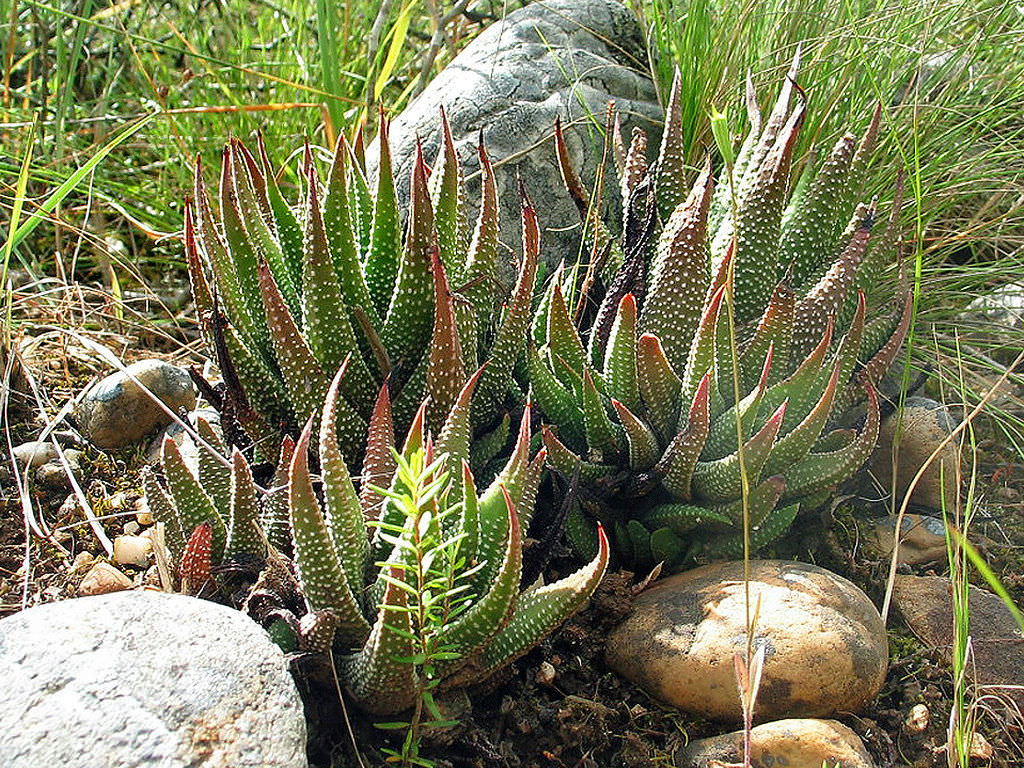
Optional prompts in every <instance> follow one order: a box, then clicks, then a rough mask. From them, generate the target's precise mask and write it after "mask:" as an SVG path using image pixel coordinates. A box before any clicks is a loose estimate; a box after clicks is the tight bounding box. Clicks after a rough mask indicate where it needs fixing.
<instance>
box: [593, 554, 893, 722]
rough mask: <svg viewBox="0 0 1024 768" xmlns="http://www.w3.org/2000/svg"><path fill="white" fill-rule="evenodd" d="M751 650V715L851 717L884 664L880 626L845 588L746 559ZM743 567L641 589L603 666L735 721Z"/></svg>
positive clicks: (785, 566) (818, 573)
mask: <svg viewBox="0 0 1024 768" xmlns="http://www.w3.org/2000/svg"><path fill="white" fill-rule="evenodd" d="M750 598H751V612H753V606H754V605H756V603H757V601H758V600H760V606H761V607H760V619H759V621H758V625H757V629H756V634H755V645H756V646H758V647H760V646H763V647H764V648H765V662H764V669H763V674H762V679H761V689H760V693H759V695H758V700H757V711H756V716H757V718H758V719H760V720H770V719H772V718H776V717H783V716H787V715H790V716H806V717H815V716H826V715H829V714H831V713H833V712H837V711H856V710H858V709H860V708H861V707H862V706H864V705H865V704H866V703H867V702H869V701H870V700H871V699H872V698H874V696H875V695H876V694H877V692H878V690H879V689H880V688H881V685H882V683H883V681H884V680H885V672H886V669H887V666H888V641H887V637H886V633H885V626H884V625H883V624H882V619H881V617H880V616H879V615H878V611H877V610H876V609H875V606H874V605H873V604H872V603H871V601H870V600H869V599H868V598H867V596H866V595H865V594H864V593H863V592H861V591H860V590H859V589H858V588H857V587H856V586H854V585H853V584H852V583H851V582H849V581H847V580H846V579H844V578H842V577H841V576H837V575H835V574H833V573H830V572H829V571H826V570H825V569H823V568H819V567H817V566H814V565H807V564H804V563H796V562H787V561H772V560H761V561H754V562H753V563H751V585H750ZM745 616H746V610H745V602H744V584H743V563H741V562H732V563H716V564H713V565H707V566H704V567H702V568H696V569H694V570H692V571H688V572H686V573H681V574H679V575H677V576H672V577H670V578H667V579H662V580H661V581H659V582H657V583H656V584H655V585H654V586H653V587H651V588H650V589H648V590H646V591H645V592H643V593H642V594H641V595H640V596H639V597H638V598H637V601H636V604H635V611H634V613H633V615H632V616H631V617H630V618H629V619H627V620H626V621H625V622H624V623H623V624H622V625H620V626H619V627H618V628H616V629H615V630H614V631H613V632H612V634H611V635H610V637H609V639H608V643H607V646H606V650H605V656H606V660H607V662H608V664H609V666H610V667H611V668H612V669H614V670H615V671H617V672H618V673H619V674H621V675H623V676H624V677H626V678H628V679H629V680H631V681H633V682H634V683H637V684H638V685H640V686H642V687H643V688H645V689H646V690H647V691H648V692H649V693H651V694H652V695H654V696H656V697H657V698H659V699H662V700H663V701H666V702H668V703H670V704H674V705H676V706H678V707H680V708H681V709H684V710H686V711H687V712H691V713H694V714H697V715H701V716H704V717H708V718H712V719H717V720H731V721H738V720H739V719H740V717H741V713H740V708H739V700H738V695H737V691H736V680H735V673H734V671H733V657H734V655H735V654H736V653H744V652H745V650H746V642H747V641H746V618H745Z"/></svg>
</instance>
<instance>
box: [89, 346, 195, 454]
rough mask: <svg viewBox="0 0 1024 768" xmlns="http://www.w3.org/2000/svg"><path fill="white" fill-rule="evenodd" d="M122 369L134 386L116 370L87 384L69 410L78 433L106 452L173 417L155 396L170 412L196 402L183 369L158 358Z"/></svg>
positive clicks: (191, 407) (121, 372)
mask: <svg viewBox="0 0 1024 768" xmlns="http://www.w3.org/2000/svg"><path fill="white" fill-rule="evenodd" d="M127 371H128V373H130V374H131V376H134V377H135V378H136V379H137V380H138V382H139V383H138V384H137V383H136V382H135V381H132V379H131V377H130V376H129V375H128V373H125V372H124V371H118V372H117V373H113V374H111V375H110V376H107V377H106V378H105V379H102V380H101V381H99V382H97V383H96V384H94V385H93V386H92V387H90V388H89V389H88V390H87V391H86V392H85V394H84V395H83V397H82V398H81V400H80V402H79V403H78V404H77V405H76V406H75V409H74V416H75V420H76V421H77V423H78V427H79V429H80V430H81V432H82V434H83V435H84V436H85V437H86V438H87V439H88V440H89V441H90V442H92V444H93V445H95V446H96V447H97V448H101V449H103V450H105V451H110V450H116V449H119V448H125V447H127V446H129V445H132V444H134V443H138V442H139V441H141V440H142V439H143V438H144V437H146V436H147V435H150V434H152V433H153V432H156V431H157V430H159V429H161V428H162V427H165V426H167V425H168V424H170V423H171V422H172V421H173V419H172V418H171V416H170V415H169V414H167V413H166V412H165V411H164V410H163V409H162V408H161V407H160V406H159V405H157V403H156V402H155V401H154V397H155V398H157V399H159V400H160V401H161V402H163V404H164V405H166V406H167V408H169V409H170V410H171V412H172V413H179V412H181V411H182V410H184V411H186V412H187V411H191V410H192V409H193V408H195V405H196V395H195V390H194V388H193V386H192V380H191V379H190V378H189V375H188V372H187V371H185V370H184V369H183V368H179V367H177V366H175V365H171V364H169V363H166V362H164V361H163V360H140V361H138V362H137V363H132V364H131V365H129V366H128V368H127ZM140 384H141V385H142V386H141V387H140V386H139V385H140ZM143 387H144V388H145V389H143ZM146 390H148V392H147V391H146Z"/></svg>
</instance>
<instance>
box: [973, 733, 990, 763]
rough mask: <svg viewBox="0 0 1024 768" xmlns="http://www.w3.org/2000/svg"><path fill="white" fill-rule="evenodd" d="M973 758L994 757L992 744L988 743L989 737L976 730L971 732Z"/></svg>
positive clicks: (985, 758) (986, 758) (987, 758)
mask: <svg viewBox="0 0 1024 768" xmlns="http://www.w3.org/2000/svg"><path fill="white" fill-rule="evenodd" d="M971 759H972V760H991V759H992V745H991V744H989V743H988V739H986V738H985V737H984V736H982V735H981V734H980V733H978V732H977V731H975V732H974V733H972V734H971Z"/></svg>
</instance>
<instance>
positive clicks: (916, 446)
mask: <svg viewBox="0 0 1024 768" xmlns="http://www.w3.org/2000/svg"><path fill="white" fill-rule="evenodd" d="M900 414H902V427H901V428H900V438H899V442H898V444H896V434H897V427H898V424H899V423H900V421H901V416H900ZM956 427H957V420H956V419H955V418H954V417H953V415H952V414H951V413H950V412H949V409H948V408H947V407H946V406H944V405H943V404H942V403H939V402H936V401H935V400H931V399H929V398H927V397H908V398H907V399H906V400H905V401H904V403H903V408H902V410H897V411H895V412H894V413H892V414H890V415H889V416H888V417H886V418H885V419H884V420H883V421H882V426H881V428H880V429H879V433H878V445H877V446H876V448H875V452H874V453H873V454H872V456H871V462H870V467H871V472H872V474H873V475H874V476H875V478H876V479H877V480H878V483H879V485H881V487H882V489H883V490H884V491H885V492H886V493H888V492H889V491H890V489H891V488H892V475H893V472H892V470H893V446H894V444H896V445H897V447H898V450H897V452H896V500H897V502H898V503H902V501H903V497H904V496H905V495H906V492H907V489H908V488H909V487H910V483H911V481H912V480H913V479H914V475H916V474H917V471H918V470H919V469H920V468H921V466H922V465H923V464H924V463H925V461H927V460H928V457H929V456H931V454H932V452H933V451H934V450H935V449H936V448H937V447H938V445H939V444H940V443H941V442H942V441H943V440H944V439H946V437H947V436H948V435H949V433H950V432H952V431H953V430H954V429H956ZM959 458H960V456H959V447H958V445H957V441H956V440H955V439H954V440H950V441H949V442H948V443H947V444H946V445H945V447H944V448H943V449H942V451H941V452H940V453H939V455H938V456H937V457H936V459H935V461H933V462H932V463H931V464H930V465H929V467H928V468H927V469H926V470H925V472H924V474H923V475H922V476H921V480H920V481H919V482H918V484H917V486H916V487H915V488H914V492H913V493H912V494H911V496H910V500H911V502H912V503H913V504H916V505H918V506H921V507H927V508H929V509H941V508H942V498H943V494H945V499H946V508H947V509H950V510H952V509H953V508H954V506H955V504H956V497H957V471H958V469H959ZM940 473H941V475H942V477H941V479H940Z"/></svg>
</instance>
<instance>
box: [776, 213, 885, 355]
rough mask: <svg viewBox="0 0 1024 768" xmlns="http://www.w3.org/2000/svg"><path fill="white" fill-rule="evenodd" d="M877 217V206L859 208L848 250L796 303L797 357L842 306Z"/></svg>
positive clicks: (794, 325)
mask: <svg viewBox="0 0 1024 768" xmlns="http://www.w3.org/2000/svg"><path fill="white" fill-rule="evenodd" d="M875 216H876V206H875V204H874V203H872V205H871V206H870V207H869V208H864V207H863V206H859V207H858V209H857V213H855V214H854V220H855V221H860V224H859V226H857V228H856V230H855V231H854V232H853V235H852V236H851V237H850V239H849V240H848V244H847V246H846V248H845V250H844V251H843V253H842V254H841V255H840V257H839V258H838V259H836V261H835V263H834V264H833V265H832V266H831V267H830V268H829V270H828V272H826V273H825V275H824V276H823V277H822V278H821V279H820V280H819V281H818V283H817V284H816V285H815V286H814V287H813V288H811V290H810V291H809V292H808V293H807V295H806V296H805V297H804V298H802V299H801V300H800V301H798V302H797V305H796V307H795V308H794V310H793V347H794V349H795V351H796V352H797V354H803V353H804V352H805V351H806V350H808V349H810V348H811V347H812V346H813V345H814V343H815V341H817V339H818V337H819V336H820V334H821V332H822V330H824V328H825V324H826V323H827V322H828V321H829V319H831V318H833V317H835V316H836V315H837V314H838V313H839V309H840V308H841V307H842V306H843V302H844V301H845V300H846V296H847V293H848V292H849V290H850V286H852V285H853V281H854V277H855V276H856V273H857V267H858V266H860V262H861V259H863V258H864V254H865V252H866V251H867V247H868V239H869V238H870V237H871V228H872V226H874V222H875Z"/></svg>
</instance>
